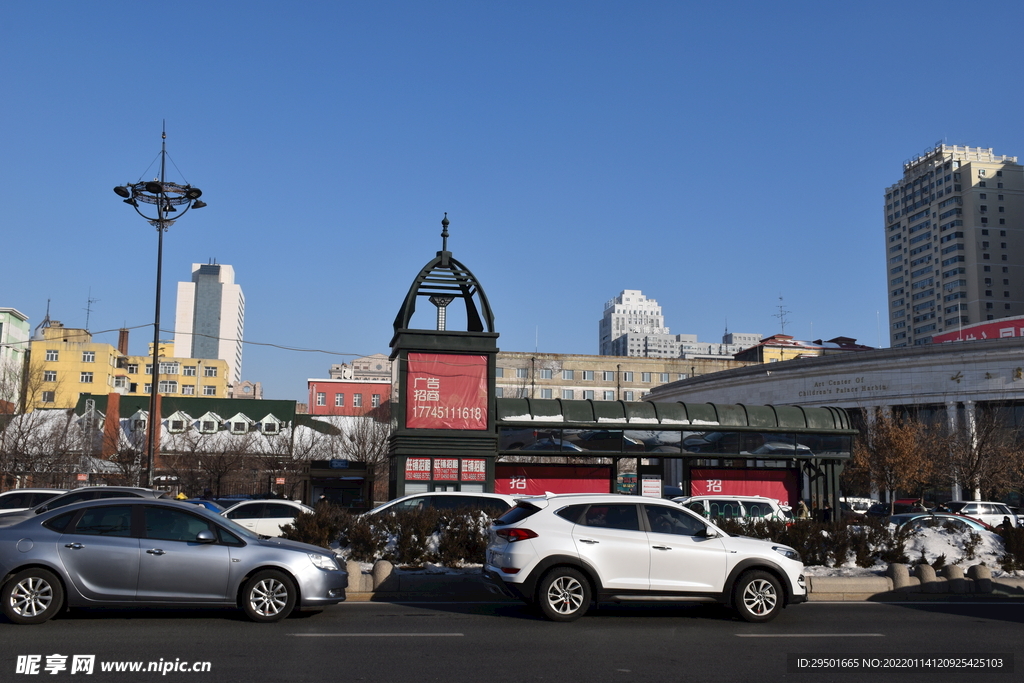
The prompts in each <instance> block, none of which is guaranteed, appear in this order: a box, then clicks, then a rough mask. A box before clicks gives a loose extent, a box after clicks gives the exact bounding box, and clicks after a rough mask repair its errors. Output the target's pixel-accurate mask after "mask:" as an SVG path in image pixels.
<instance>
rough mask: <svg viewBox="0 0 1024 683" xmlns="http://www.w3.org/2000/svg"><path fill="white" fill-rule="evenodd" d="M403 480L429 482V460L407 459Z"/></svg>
mask: <svg viewBox="0 0 1024 683" xmlns="http://www.w3.org/2000/svg"><path fill="white" fill-rule="evenodd" d="M405 478H406V480H407V481H409V480H425V481H430V458H408V459H407V460H406V461H405Z"/></svg>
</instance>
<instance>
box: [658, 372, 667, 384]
mask: <svg viewBox="0 0 1024 683" xmlns="http://www.w3.org/2000/svg"><path fill="white" fill-rule="evenodd" d="M660 381H662V382H668V373H667V372H663V373H661V380H660Z"/></svg>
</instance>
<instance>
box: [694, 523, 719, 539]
mask: <svg viewBox="0 0 1024 683" xmlns="http://www.w3.org/2000/svg"><path fill="white" fill-rule="evenodd" d="M697 537H698V538H718V532H717V531H716V530H714V529H712V528H711V527H709V526H706V527H704V528H703V529H701V531H700V532H699V533H698V534H697Z"/></svg>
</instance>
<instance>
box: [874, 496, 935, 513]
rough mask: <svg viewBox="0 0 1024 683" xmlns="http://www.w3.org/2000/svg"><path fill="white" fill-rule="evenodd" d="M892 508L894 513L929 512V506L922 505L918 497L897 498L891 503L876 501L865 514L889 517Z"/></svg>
mask: <svg viewBox="0 0 1024 683" xmlns="http://www.w3.org/2000/svg"><path fill="white" fill-rule="evenodd" d="M890 509H891V513H892V514H894V515H902V514H906V513H917V514H920V513H922V512H928V508H926V507H925V506H924V505H922V504H921V502H920V501H919V500H918V499H917V498H897V499H896V500H894V501H893V502H892V503H891V504H890V503H874V504H873V505H872V506H871V507H869V508H868V510H867V512H865V513H864V514H866V515H868V516H869V517H888V516H889V514H890Z"/></svg>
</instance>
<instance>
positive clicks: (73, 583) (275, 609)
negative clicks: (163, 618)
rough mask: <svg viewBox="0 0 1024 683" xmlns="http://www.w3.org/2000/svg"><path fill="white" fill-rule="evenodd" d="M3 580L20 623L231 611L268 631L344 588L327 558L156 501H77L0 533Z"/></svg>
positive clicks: (3, 601)
mask: <svg viewBox="0 0 1024 683" xmlns="http://www.w3.org/2000/svg"><path fill="white" fill-rule="evenodd" d="M0 577H4V578H3V582H4V583H3V585H2V586H0V609H2V610H3V613H4V615H5V616H6V617H7V618H8V619H10V620H11V621H12V622H14V623H16V624H38V623H42V622H44V621H46V620H48V619H50V618H52V617H53V616H54V615H56V614H57V613H58V612H60V611H61V610H62V609H64V608H71V607H86V606H132V607H135V606H163V607H167V606H174V607H203V608H209V607H234V608H241V609H242V610H243V611H244V612H245V614H246V615H247V616H248V617H249V618H250V619H252V620H253V621H263V622H270V621H277V620H279V619H283V618H284V617H286V616H288V614H289V613H291V612H292V610H293V609H296V608H298V609H322V608H323V607H324V606H326V605H334V604H337V603H339V602H342V601H343V600H344V599H345V588H346V587H347V586H348V574H347V573H346V572H345V571H344V570H343V569H342V568H341V567H340V566H339V565H338V562H337V560H336V559H335V557H334V554H333V553H332V552H330V551H329V550H325V549H324V548H318V547H317V546H313V545H307V544H305V543H297V542H294V541H285V540H283V539H274V540H262V539H260V538H259V537H258V536H257V535H256V534H253V533H252V532H250V531H248V530H247V529H244V528H242V527H240V526H238V525H237V524H234V523H232V522H231V521H229V520H227V519H225V518H224V517H221V516H219V515H215V514H213V513H212V512H210V511H209V510H206V509H204V508H201V507H198V506H195V505H187V504H185V503H181V502H178V501H173V500H158V499H155V498H116V499H102V500H89V501H85V502H78V503H74V504H72V505H67V506H61V507H58V508H53V509H50V510H46V511H44V512H41V513H40V514H38V515H34V516H32V517H30V518H28V519H24V520H22V521H21V522H19V523H17V524H14V525H11V526H8V527H4V528H2V529H0Z"/></svg>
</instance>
